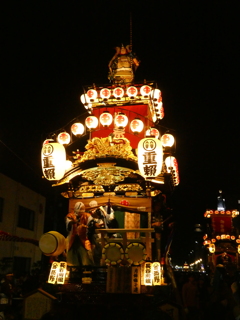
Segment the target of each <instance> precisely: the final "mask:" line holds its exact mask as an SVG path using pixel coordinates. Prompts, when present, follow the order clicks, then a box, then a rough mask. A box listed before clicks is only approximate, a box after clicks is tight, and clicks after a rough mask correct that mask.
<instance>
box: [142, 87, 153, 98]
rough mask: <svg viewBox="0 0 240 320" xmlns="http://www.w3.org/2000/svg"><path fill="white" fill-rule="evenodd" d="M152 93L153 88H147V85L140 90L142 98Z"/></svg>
mask: <svg viewBox="0 0 240 320" xmlns="http://www.w3.org/2000/svg"><path fill="white" fill-rule="evenodd" d="M151 91H152V88H151V87H150V86H147V85H145V86H142V87H141V88H140V93H141V95H142V96H144V97H145V96H149V95H150V93H151Z"/></svg>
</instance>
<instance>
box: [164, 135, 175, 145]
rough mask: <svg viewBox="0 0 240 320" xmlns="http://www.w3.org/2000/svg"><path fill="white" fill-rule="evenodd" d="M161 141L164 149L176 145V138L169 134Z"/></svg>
mask: <svg viewBox="0 0 240 320" xmlns="http://www.w3.org/2000/svg"><path fill="white" fill-rule="evenodd" d="M161 141H162V145H163V147H172V146H173V145H174V141H175V139H174V136H173V135H171V134H169V133H165V134H164V135H163V136H162V137H161Z"/></svg>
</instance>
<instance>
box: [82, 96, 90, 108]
mask: <svg viewBox="0 0 240 320" xmlns="http://www.w3.org/2000/svg"><path fill="white" fill-rule="evenodd" d="M80 101H81V102H82V104H84V105H86V104H89V103H90V98H89V97H88V95H87V94H82V95H81V96H80Z"/></svg>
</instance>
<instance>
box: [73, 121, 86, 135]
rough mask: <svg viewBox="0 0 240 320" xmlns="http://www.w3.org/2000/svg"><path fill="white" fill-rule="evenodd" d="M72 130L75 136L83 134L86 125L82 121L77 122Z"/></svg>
mask: <svg viewBox="0 0 240 320" xmlns="http://www.w3.org/2000/svg"><path fill="white" fill-rule="evenodd" d="M71 131H72V133H73V134H74V135H75V136H81V135H82V134H83V132H84V125H83V124H82V123H80V122H76V123H74V124H73V125H72V126H71Z"/></svg>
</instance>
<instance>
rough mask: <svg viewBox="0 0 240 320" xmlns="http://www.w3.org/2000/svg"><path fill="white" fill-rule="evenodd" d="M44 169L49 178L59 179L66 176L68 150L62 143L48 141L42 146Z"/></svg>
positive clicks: (45, 175)
mask: <svg viewBox="0 0 240 320" xmlns="http://www.w3.org/2000/svg"><path fill="white" fill-rule="evenodd" d="M41 157H42V170H43V174H44V177H45V178H46V179H48V180H59V179H61V178H62V177H63V176H64V173H65V164H66V150H65V148H64V146H63V145H62V144H60V143H57V142H54V143H48V144H45V145H44V146H43V147H42V152H41Z"/></svg>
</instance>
